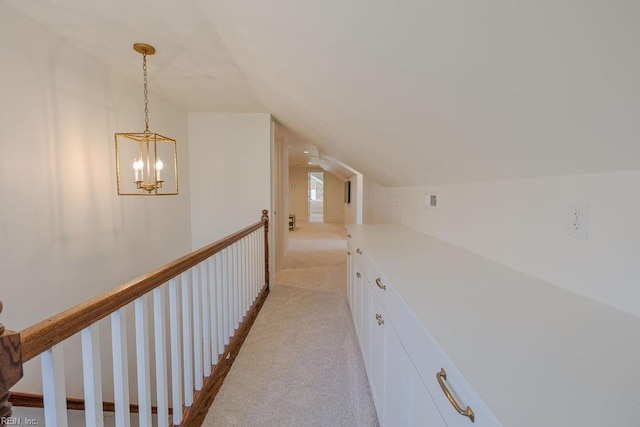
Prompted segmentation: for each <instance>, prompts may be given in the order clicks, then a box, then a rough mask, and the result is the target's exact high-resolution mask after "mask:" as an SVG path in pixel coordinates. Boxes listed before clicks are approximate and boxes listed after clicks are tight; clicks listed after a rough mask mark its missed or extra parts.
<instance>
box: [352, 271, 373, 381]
mask: <svg viewBox="0 0 640 427" xmlns="http://www.w3.org/2000/svg"><path fill="white" fill-rule="evenodd" d="M356 287H357V288H358V290H359V292H360V298H359V302H360V308H359V312H358V314H359V318H358V322H359V324H360V326H359V341H360V351H361V352H362V358H363V359H364V366H365V368H366V370H367V376H368V377H369V382H371V332H372V329H373V328H372V327H373V322H371V317H370V313H371V291H370V290H369V284H368V283H367V280H366V278H365V276H364V275H362V274H361V275H360V277H359V278H357V280H356Z"/></svg>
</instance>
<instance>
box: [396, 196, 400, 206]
mask: <svg viewBox="0 0 640 427" xmlns="http://www.w3.org/2000/svg"><path fill="white" fill-rule="evenodd" d="M399 207H400V196H398V195H397V194H396V208H399Z"/></svg>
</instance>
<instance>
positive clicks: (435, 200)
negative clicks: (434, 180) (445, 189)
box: [430, 196, 438, 206]
mask: <svg viewBox="0 0 640 427" xmlns="http://www.w3.org/2000/svg"><path fill="white" fill-rule="evenodd" d="M430 202H431V206H437V205H438V196H431V199H430Z"/></svg>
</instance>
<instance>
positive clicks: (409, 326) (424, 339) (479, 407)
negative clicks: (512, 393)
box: [403, 313, 500, 427]
mask: <svg viewBox="0 0 640 427" xmlns="http://www.w3.org/2000/svg"><path fill="white" fill-rule="evenodd" d="M406 320H407V323H406V325H405V326H406V330H405V331H406V338H405V339H404V341H403V343H404V345H405V348H406V350H407V354H408V355H409V358H410V359H411V361H412V362H413V365H414V366H415V368H416V370H417V371H418V374H419V375H420V377H421V378H422V381H423V382H424V384H425V385H426V386H427V389H428V390H429V393H431V396H432V397H433V400H434V401H435V403H436V405H437V407H438V409H439V410H440V413H441V414H442V417H443V418H444V420H445V422H446V423H447V426H451V427H458V426H459V427H472V426H473V427H476V426H499V425H500V423H499V422H498V421H497V420H496V419H495V417H494V416H493V414H491V412H490V411H489V410H488V408H487V407H486V405H485V404H484V402H483V401H482V400H481V399H480V397H479V396H478V395H477V394H476V392H475V391H474V390H473V389H472V388H471V386H470V385H469V383H467V381H466V380H465V379H464V377H463V376H462V374H461V373H460V372H459V371H458V369H457V368H456V367H455V366H454V364H453V363H452V362H451V361H450V360H449V358H448V357H447V356H446V354H445V353H444V352H443V351H442V349H440V347H439V346H438V345H437V344H436V342H435V341H434V340H433V338H432V337H431V335H430V334H429V332H428V331H427V330H426V329H425V328H424V327H423V326H422V325H421V323H420V322H419V321H418V320H417V319H416V318H415V316H414V315H413V313H408V316H407V319H406ZM442 369H444V371H445V372H446V380H444V379H443V383H444V385H445V387H446V388H447V389H448V390H449V392H450V394H451V395H452V397H453V398H454V399H455V401H457V403H458V405H459V406H460V407H461V409H463V410H465V409H466V408H467V406H469V407H470V408H471V410H472V411H473V414H474V422H472V421H471V419H470V418H469V417H466V416H463V415H461V414H459V413H458V412H457V411H456V409H455V408H454V406H453V404H452V403H451V402H450V401H449V399H448V398H447V396H446V394H445V392H444V390H443V389H442V387H441V386H440V384H439V382H438V379H437V377H436V374H438V373H439V372H440V371H441V370H442Z"/></svg>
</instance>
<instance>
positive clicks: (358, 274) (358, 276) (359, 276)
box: [356, 271, 362, 279]
mask: <svg viewBox="0 0 640 427" xmlns="http://www.w3.org/2000/svg"><path fill="white" fill-rule="evenodd" d="M356 277H357V278H358V279H359V278H361V277H362V276H361V275H360V272H359V271H356Z"/></svg>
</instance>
